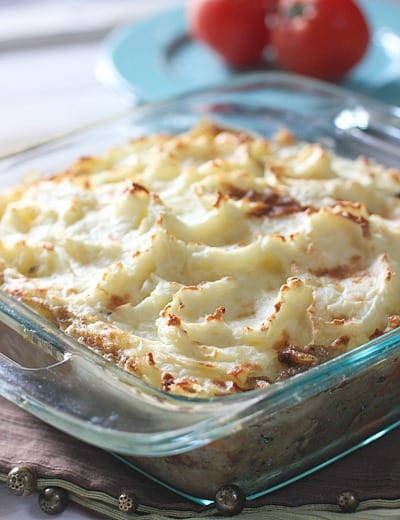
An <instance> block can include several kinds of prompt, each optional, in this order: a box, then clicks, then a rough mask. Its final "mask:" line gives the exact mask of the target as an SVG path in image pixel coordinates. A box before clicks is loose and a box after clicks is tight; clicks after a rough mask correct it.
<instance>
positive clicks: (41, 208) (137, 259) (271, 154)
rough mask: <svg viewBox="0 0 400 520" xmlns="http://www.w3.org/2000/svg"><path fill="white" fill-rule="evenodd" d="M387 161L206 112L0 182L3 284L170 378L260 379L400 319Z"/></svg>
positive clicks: (210, 381)
mask: <svg viewBox="0 0 400 520" xmlns="http://www.w3.org/2000/svg"><path fill="white" fill-rule="evenodd" d="M399 192H400V174H399V172H397V171H395V170H388V169H385V168H384V167H383V166H381V165H378V164H375V163H374V162H373V161H371V160H367V159H365V158H362V157H361V158H359V159H357V160H355V161H352V160H349V159H345V158H342V157H338V156H336V155H335V154H334V153H333V152H332V151H330V150H328V149H327V148H324V147H323V146H322V145H321V144H319V143H316V144H312V143H301V142H297V141H296V139H295V138H294V137H293V136H292V135H291V134H290V133H288V132H287V131H285V132H281V133H280V134H279V135H278V136H277V137H276V138H273V139H270V140H267V139H263V138H259V137H254V136H252V135H250V134H247V133H244V132H240V131H236V130H231V129H222V128H219V127H217V126H216V125H213V124H211V123H208V122H202V123H200V124H199V125H198V126H197V127H195V128H193V129H192V130H190V131H188V132H186V133H183V134H180V135H169V136H168V135H153V136H148V137H147V136H144V137H141V138H139V139H136V140H134V141H132V142H130V143H128V144H127V145H124V146H121V147H119V148H114V149H111V150H110V151H109V152H107V153H105V154H104V155H103V156H100V157H84V158H82V159H81V160H79V161H78V162H77V163H76V164H74V165H72V166H71V167H70V168H69V169H68V170H66V171H65V172H63V173H61V174H57V175H54V176H52V177H51V178H47V179H45V178H38V179H36V180H35V179H31V180H30V181H29V182H25V183H23V184H21V185H20V186H17V187H16V188H15V189H13V190H11V191H9V192H7V193H4V194H3V195H2V196H1V197H0V219H1V220H0V272H1V278H0V282H1V288H2V289H3V290H4V291H6V292H8V293H9V294H11V295H13V296H15V297H17V298H19V299H21V300H22V301H24V302H25V303H26V304H28V305H30V306H31V307H32V308H34V309H35V311H37V312H38V313H40V314H42V315H43V316H45V317H46V318H47V319H48V320H50V321H52V322H53V323H55V324H56V325H58V326H59V327H60V328H61V329H62V330H64V331H65V333H66V334H69V335H71V336H72V337H74V338H76V339H77V340H78V341H79V342H81V343H82V344H84V345H86V346H87V347H89V348H90V349H92V350H94V351H95V352H97V353H99V354H100V355H102V356H104V357H106V358H107V359H109V360H110V362H113V363H116V364H118V365H120V366H121V367H123V368H124V369H125V370H127V371H129V372H131V373H133V374H135V375H136V376H137V377H139V378H142V379H143V380H144V381H146V382H147V383H150V384H152V385H154V386H156V387H158V388H160V389H163V390H165V391H167V392H173V393H177V394H181V395H188V396H190V397H210V396H215V395H224V394H229V393H236V392H242V391H248V390H251V389H256V388H263V387H265V386H268V385H270V384H272V383H273V382H274V381H276V380H280V379H284V378H285V377H289V376H291V375H293V374H296V373H298V372H301V371H303V370H306V369H308V368H310V367H312V366H315V365H317V364H319V363H321V362H323V361H325V360H327V359H330V358H332V357H334V356H336V355H338V354H340V353H341V352H344V351H347V350H349V349H352V348H354V347H356V346H358V345H361V344H363V343H365V342H366V341H368V340H369V339H371V338H373V337H377V336H379V335H381V334H383V333H384V332H385V331H387V330H391V329H393V328H395V327H398V326H399V323H400V302H399V299H398V294H399V285H400V282H399V271H400V270H399V259H400V241H399V233H400V221H399V217H400V200H399V198H398V197H397V194H398V193H399Z"/></svg>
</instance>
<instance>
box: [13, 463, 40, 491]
mask: <svg viewBox="0 0 400 520" xmlns="http://www.w3.org/2000/svg"><path fill="white" fill-rule="evenodd" d="M7 486H8V489H9V490H10V491H11V493H13V494H14V495H17V496H19V497H26V496H28V495H30V494H31V493H33V492H34V491H35V490H36V475H35V472H34V471H33V470H31V469H29V468H27V467H25V466H16V467H15V468H13V469H12V470H11V471H10V472H9V473H8V475H7Z"/></svg>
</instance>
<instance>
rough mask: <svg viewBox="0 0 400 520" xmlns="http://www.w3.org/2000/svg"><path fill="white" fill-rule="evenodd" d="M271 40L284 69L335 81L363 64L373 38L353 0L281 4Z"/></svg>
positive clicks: (287, 0)
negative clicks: (362, 60) (361, 62)
mask: <svg viewBox="0 0 400 520" xmlns="http://www.w3.org/2000/svg"><path fill="white" fill-rule="evenodd" d="M271 38H272V44H273V46H274V47H275V50H276V53H277V59H278V62H279V64H280V65H281V66H282V67H283V68H285V69H287V70H290V71H292V72H296V73H298V74H304V75H307V76H313V77H317V78H320V79H325V80H332V81H334V80H338V79H340V78H342V77H343V76H344V75H345V74H346V73H347V72H349V70H350V69H351V68H352V67H354V65H356V64H357V63H358V62H359V61H360V60H361V58H362V57H363V56H364V54H365V52H366V50H367V47H368V43H369V39H370V36H369V28H368V24H367V21H366V19H365V17H364V15H363V13H362V11H361V10H360V8H359V7H358V5H357V4H356V3H355V2H354V1H353V0H280V2H279V12H278V15H277V17H276V23H275V28H274V29H273V31H272V35H271Z"/></svg>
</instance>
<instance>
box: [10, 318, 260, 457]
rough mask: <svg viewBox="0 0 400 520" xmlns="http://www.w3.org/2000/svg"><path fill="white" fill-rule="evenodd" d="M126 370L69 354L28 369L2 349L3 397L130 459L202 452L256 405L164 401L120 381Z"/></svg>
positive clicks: (28, 344) (157, 394) (31, 345)
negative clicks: (49, 362)
mask: <svg viewBox="0 0 400 520" xmlns="http://www.w3.org/2000/svg"><path fill="white" fill-rule="evenodd" d="M3 327H4V325H3ZM11 332H12V333H14V334H15V336H16V337H15V342H16V343H15V345H17V350H18V349H20V348H21V341H22V342H23V343H25V345H23V347H25V348H29V349H31V350H32V349H33V350H34V351H36V350H37V349H39V350H37V353H38V355H39V357H40V355H41V354H40V352H41V348H40V347H38V346H37V345H35V344H34V343H31V342H29V341H28V340H25V339H23V338H21V336H19V335H18V333H17V332H15V331H11ZM2 337H3V334H2ZM33 357H34V358H35V357H36V356H35V355H34V354H33ZM118 372H121V371H120V370H118V369H117V370H115V369H114V368H112V369H108V368H107V367H105V366H103V363H102V359H101V358H100V360H99V364H97V363H96V362H93V360H90V359H86V358H85V357H84V356H82V355H80V354H74V353H73V354H70V353H66V354H65V355H64V356H63V358H62V359H60V360H58V361H57V360H54V361H53V362H52V363H51V364H48V365H45V366H37V367H26V366H22V365H20V364H19V363H18V362H16V361H15V360H14V359H11V358H10V357H8V356H7V355H5V354H4V353H1V352H0V390H1V391H0V393H1V395H3V396H4V397H6V398H7V399H9V400H10V401H12V402H14V403H15V404H17V405H18V406H20V407H22V408H25V409H26V410H27V411H29V412H30V413H32V414H34V415H36V416H37V417H39V418H41V419H43V420H44V421H45V422H47V423H49V424H51V425H53V426H55V427H57V428H59V429H61V430H63V431H65V432H66V433H68V434H70V435H74V436H77V437H79V438H81V439H82V440H84V441H86V442H89V443H92V444H95V445H97V446H99V447H102V448H105V449H108V450H110V451H115V452H120V453H124V454H126V455H157V456H162V455H171V454H174V453H181V452H184V451H187V450H189V449H193V448H195V447H200V446H202V445H204V444H206V443H208V442H210V441H211V440H214V439H217V438H219V437H221V436H222V435H226V434H229V432H230V431H234V430H235V429H236V430H237V428H238V419H240V416H241V414H240V412H241V411H242V410H245V409H246V410H248V408H249V406H250V405H251V403H252V401H253V400H252V399H249V400H248V401H245V402H241V403H238V402H235V401H232V402H224V403H221V401H219V402H215V403H214V404H213V403H212V402H211V403H210V400H207V401H205V403H204V404H205V406H203V405H202V404H201V402H199V401H190V400H187V399H180V398H177V397H174V396H168V395H166V396H165V397H164V396H163V393H162V392H159V391H157V390H154V391H153V390H152V389H151V388H150V387H147V386H146V385H143V384H142V385H138V386H137V385H136V384H132V385H130V384H129V383H127V382H126V381H128V380H129V378H131V377H133V376H130V375H129V374H127V377H126V376H125V375H124V374H121V377H118ZM124 379H126V381H124ZM135 383H136V382H135ZM140 386H142V387H143V388H142V389H141V388H140ZM105 387H106V389H105ZM255 400H256V401H257V400H258V399H255Z"/></svg>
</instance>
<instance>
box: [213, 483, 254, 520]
mask: <svg viewBox="0 0 400 520" xmlns="http://www.w3.org/2000/svg"><path fill="white" fill-rule="evenodd" d="M245 504H246V495H245V494H244V492H243V491H242V489H241V488H240V487H239V486H235V485H234V484H230V485H226V486H222V487H220V488H219V490H218V491H217V492H216V494H215V507H216V508H217V509H218V511H219V512H220V513H221V515H223V516H234V515H237V514H239V513H240V512H241V511H242V509H243V508H244V506H245Z"/></svg>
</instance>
